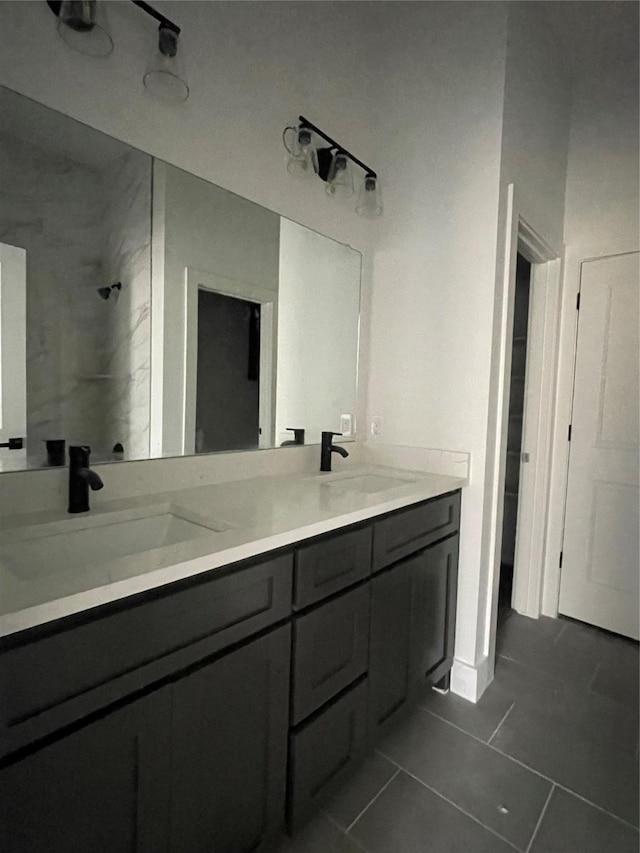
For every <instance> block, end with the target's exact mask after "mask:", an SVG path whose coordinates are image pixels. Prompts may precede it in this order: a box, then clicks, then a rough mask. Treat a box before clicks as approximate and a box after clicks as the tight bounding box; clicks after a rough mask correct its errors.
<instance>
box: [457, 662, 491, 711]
mask: <svg viewBox="0 0 640 853" xmlns="http://www.w3.org/2000/svg"><path fill="white" fill-rule="evenodd" d="M492 680H493V664H492V661H491V659H490V658H489V657H488V656H487V655H484V657H483V658H482V659H481V660H480V661H479V662H478V663H477V664H475V666H472V665H471V664H469V663H465V661H462V660H458V659H457V658H456V659H455V660H454V661H453V667H452V668H451V692H452V693H455V694H456V696H462V698H463V699H467V700H468V701H469V702H477V701H478V700H479V699H480V697H481V696H482V694H483V693H484V691H485V690H486V689H487V687H488V686H489V684H491V681H492Z"/></svg>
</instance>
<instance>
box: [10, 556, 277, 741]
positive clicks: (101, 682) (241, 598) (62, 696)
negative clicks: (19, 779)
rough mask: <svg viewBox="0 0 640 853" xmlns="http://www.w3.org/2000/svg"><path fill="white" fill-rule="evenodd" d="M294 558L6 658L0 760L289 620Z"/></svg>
mask: <svg viewBox="0 0 640 853" xmlns="http://www.w3.org/2000/svg"><path fill="white" fill-rule="evenodd" d="M292 563H293V557H292V555H285V556H282V557H277V558H275V559H272V560H268V561H265V562H261V563H259V564H258V565H254V566H249V567H247V568H241V569H239V570H238V571H236V572H233V573H227V574H223V573H221V574H220V575H219V576H218V577H210V578H209V579H208V580H206V581H203V582H202V583H195V584H194V585H193V586H189V587H187V588H186V589H185V588H183V589H180V590H177V591H176V590H175V589H173V590H172V589H168V590H167V592H166V594H164V595H162V596H161V597H159V598H155V599H152V600H147V601H146V602H144V603H141V604H139V605H137V606H133V607H132V606H129V607H127V608H126V609H122V610H119V611H117V612H111V613H110V614H108V615H105V616H102V617H100V618H95V619H93V620H92V621H88V622H86V623H85V624H82V625H72V626H71V627H69V628H67V629H66V630H60V631H58V632H56V633H53V634H51V635H49V636H46V637H41V638H39V639H36V640H34V641H32V642H28V643H26V644H25V645H22V646H19V647H17V648H13V649H7V650H5V651H4V652H2V653H0V696H2V702H1V703H0V753H2V752H7V751H9V750H10V749H14V748H17V747H18V746H21V745H23V744H25V743H29V742H30V741H33V740H36V739H37V738H39V737H42V736H43V735H45V734H48V733H49V732H52V731H55V730H56V729H57V728H60V727H62V726H64V725H66V724H68V723H70V722H73V721H74V720H76V719H80V718H81V717H82V716H84V715H86V714H88V713H91V712H92V711H94V710H97V709H98V708H101V707H104V706H106V705H108V704H110V703H111V702H114V701H117V700H118V699H120V698H122V697H123V696H126V695H128V694H130V693H133V692H134V691H135V690H138V689H140V688H141V687H143V686H145V685H146V684H150V683H152V682H154V681H157V680H160V679H162V678H165V677H166V676H168V675H171V674H173V673H174V672H176V671H178V670H179V669H181V668H182V667H187V666H189V665H191V664H192V663H195V662H197V661H198V660H200V659H202V658H204V657H207V656H208V655H211V654H215V653H216V652H218V651H220V650H222V649H223V648H225V647H226V646H228V645H230V644H232V643H235V642H237V641H238V640H242V639H244V638H245V637H248V636H250V635H251V634H253V633H255V632H257V631H260V630H262V629H263V628H265V627H267V626H268V625H270V624H272V623H274V622H276V621H277V620H279V619H282V618H285V617H287V616H288V615H289V614H290V612H291V586H292V569H293V566H292Z"/></svg>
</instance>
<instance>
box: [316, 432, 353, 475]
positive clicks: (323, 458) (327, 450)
mask: <svg viewBox="0 0 640 853" xmlns="http://www.w3.org/2000/svg"><path fill="white" fill-rule="evenodd" d="M334 435H342V433H341V432H323V433H322V445H321V448H320V470H321V471H330V470H331V454H332V453H339V454H340V456H342V458H343V459H346V457H347V456H348V455H349V454H348V452H347V451H346V450H345V449H344V447H340V446H339V445H337V444H334V443H333V436H334Z"/></svg>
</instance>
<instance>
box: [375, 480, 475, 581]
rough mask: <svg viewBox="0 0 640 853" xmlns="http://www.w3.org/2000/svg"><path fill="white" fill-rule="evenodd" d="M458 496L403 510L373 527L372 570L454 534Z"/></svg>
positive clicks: (458, 506)
mask: <svg viewBox="0 0 640 853" xmlns="http://www.w3.org/2000/svg"><path fill="white" fill-rule="evenodd" d="M459 527H460V493H459V492H455V493H454V494H451V495H444V497H441V498H436V499H435V500H432V501H429V502H428V503H423V504H420V505H419V506H416V507H412V508H411V509H405V510H402V511H401V512H398V513H396V514H395V515H391V516H389V517H388V518H384V519H382V520H381V521H377V522H375V523H374V525H373V570H374V571H377V570H378V569H383V568H384V567H385V566H390V565H391V564H392V563H395V562H396V561H397V560H401V559H402V558H403V557H407V556H408V555H409V554H412V553H413V552H414V551H419V550H420V549H421V548H424V547H426V546H427V545H430V544H431V543H432V542H435V541H436V540H437V539H443V538H444V537H445V536H449V535H450V534H452V533H456V532H457V530H458V529H459Z"/></svg>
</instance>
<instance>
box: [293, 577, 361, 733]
mask: <svg viewBox="0 0 640 853" xmlns="http://www.w3.org/2000/svg"><path fill="white" fill-rule="evenodd" d="M370 600H371V585H370V584H368V583H367V584H364V585H363V586H360V587H358V588H357V589H354V590H352V591H351V592H347V593H345V595H342V596H340V598H336V599H335V600H334V601H331V602H329V603H328V604H324V605H321V606H320V607H319V608H318V609H317V610H314V611H312V612H311V613H307V614H306V615H305V616H300V617H298V618H297V619H296V620H295V621H294V629H293V636H294V647H293V648H294V670H293V702H292V723H293V724H294V725H295V724H297V723H299V722H300V721H301V720H304V719H305V717H308V716H309V714H311V713H313V711H315V710H317V709H318V708H319V707H320V706H321V705H323V704H324V703H325V702H327V701H328V700H329V699H331V698H332V697H333V696H335V695H336V693H339V692H340V691H341V690H343V689H344V688H345V687H348V686H349V684H351V682H352V681H355V679H356V678H358V676H360V675H362V673H363V672H365V671H366V669H367V666H368V659H369V609H370Z"/></svg>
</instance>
